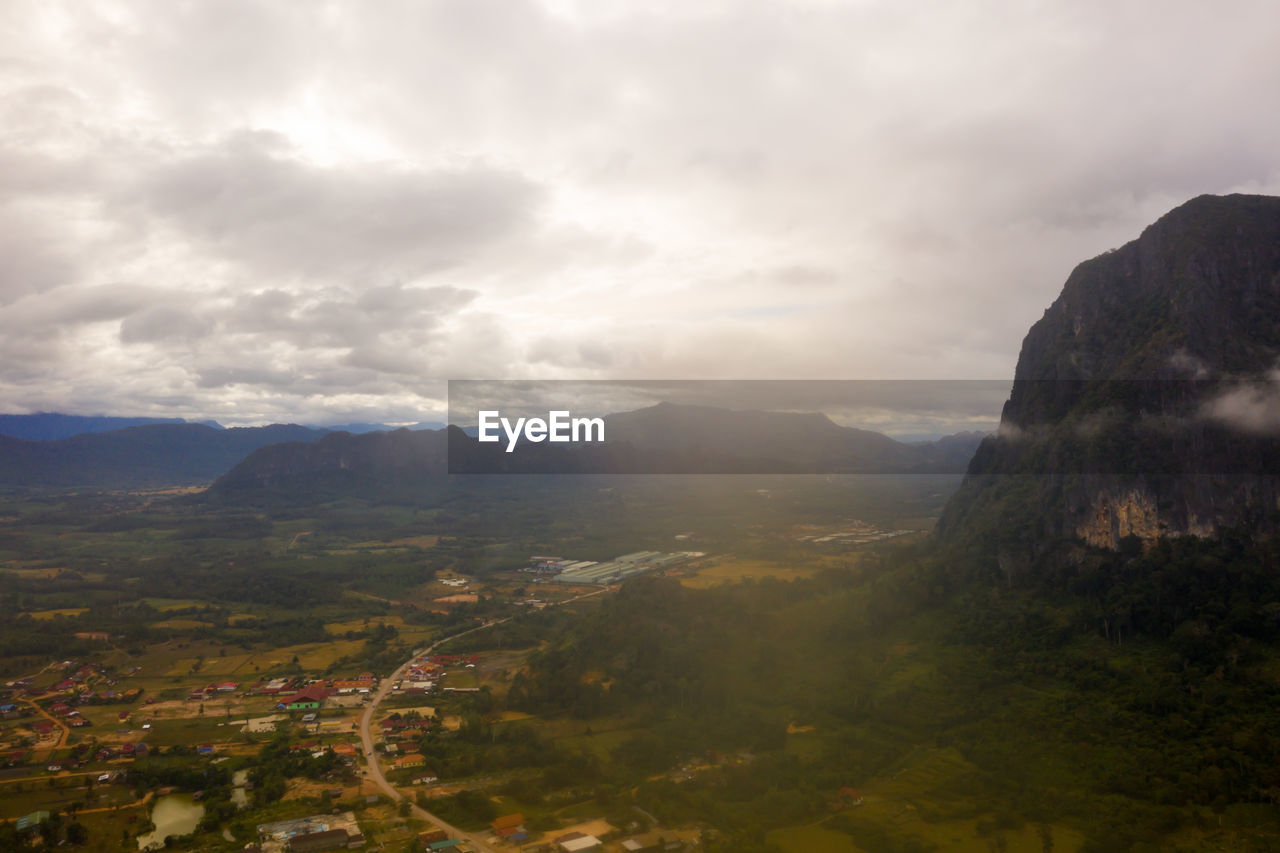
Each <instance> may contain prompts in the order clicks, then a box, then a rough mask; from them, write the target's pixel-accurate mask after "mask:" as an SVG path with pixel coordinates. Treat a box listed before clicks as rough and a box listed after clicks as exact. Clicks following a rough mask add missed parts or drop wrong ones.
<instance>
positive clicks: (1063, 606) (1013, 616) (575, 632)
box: [508, 536, 1280, 850]
mask: <svg viewBox="0 0 1280 853" xmlns="http://www.w3.org/2000/svg"><path fill="white" fill-rule="evenodd" d="M1277 558H1280V554H1278V553H1277V552H1276V549H1275V548H1274V546H1257V545H1254V544H1252V543H1250V542H1249V541H1248V540H1247V539H1245V538H1243V537H1234V536H1225V537H1223V538H1222V539H1220V540H1215V541H1197V540H1180V541H1176V542H1165V543H1161V544H1160V545H1159V546H1158V547H1156V548H1154V549H1151V550H1149V551H1146V552H1143V551H1142V549H1141V548H1139V547H1137V545H1136V543H1134V545H1133V546H1132V547H1130V548H1129V549H1127V550H1126V551H1124V552H1122V553H1118V554H1108V553H1102V552H1099V553H1091V554H1088V555H1086V556H1085V558H1083V559H1079V560H1077V561H1075V562H1074V563H1073V564H1071V565H1067V564H1064V565H1063V566H1062V567H1061V568H1060V569H1059V570H1058V571H1056V572H1052V573H1046V574H1041V575H1037V576H1036V577H1035V580H1034V582H1028V583H1026V584H1024V585H1021V586H1011V585H1010V584H1009V582H1008V579H1007V578H1006V577H1005V576H1004V575H1002V574H1001V573H999V572H998V570H995V571H992V572H990V573H988V574H987V575H986V576H985V577H984V576H982V573H981V572H979V571H977V570H976V568H975V567H973V566H971V572H970V574H969V575H968V576H967V577H966V575H965V573H964V572H963V571H961V570H960V569H959V568H957V565H958V562H962V561H961V560H959V558H958V557H957V555H955V554H944V553H940V552H937V551H931V550H923V551H919V550H917V551H899V552H897V553H894V554H892V555H891V556H888V557H885V558H883V559H880V560H878V561H869V562H868V563H867V564H866V565H865V566H864V567H863V568H862V569H861V570H860V571H858V572H852V571H847V572H829V573H827V574H825V575H823V576H822V577H819V578H817V579H814V580H812V581H796V582H793V583H787V584H783V583H770V582H766V583H745V584H739V585H735V586H731V587H726V588H719V589H713V590H690V589H686V588H684V587H681V586H680V585H679V584H677V583H675V582H673V581H670V580H664V579H659V578H645V579H640V580H637V581H635V582H632V583H630V584H628V585H627V586H626V587H624V589H623V590H622V591H621V592H620V593H619V594H618V595H617V596H616V597H615V598H613V599H612V600H610V601H608V602H606V603H605V604H604V605H603V606H602V607H601V608H600V609H599V610H598V612H597V613H595V614H594V615H592V616H589V617H587V618H586V619H585V620H584V621H583V622H582V623H581V624H579V625H576V626H573V627H572V628H570V629H568V630H566V631H564V632H563V633H561V634H560V635H559V636H557V637H555V638H554V639H553V641H552V642H551V644H550V645H549V646H548V647H547V648H546V650H545V651H543V652H541V653H539V654H538V655H536V656H535V657H534V658H533V659H532V661H531V668H530V673H529V674H528V676H525V677H518V678H517V679H516V680H515V682H514V683H513V684H512V687H511V691H510V694H509V696H508V703H509V704H510V705H511V706H512V707H515V708H519V709H524V710H528V711H534V712H539V713H562V714H570V715H577V716H582V717H586V718H590V719H594V718H596V717H605V716H609V715H616V714H630V715H638V716H641V717H643V718H644V719H645V721H646V722H645V727H644V731H643V732H641V733H638V734H636V735H634V736H633V737H632V738H631V739H630V740H629V741H627V742H625V743H623V744H622V745H621V746H619V747H618V748H617V749H615V750H614V751H613V753H612V756H611V759H612V760H611V762H610V764H609V766H608V767H607V768H606V771H607V772H609V773H613V774H617V775H616V777H615V778H614V782H615V783H616V784H623V782H624V780H639V779H644V778H647V777H649V776H650V775H652V774H654V773H660V772H662V771H664V770H668V769H670V768H671V767H673V766H674V765H676V764H677V763H678V762H680V761H688V760H690V759H691V757H700V756H708V755H711V756H720V757H721V759H720V760H723V756H725V755H734V754H737V753H740V752H746V753H749V754H750V756H751V760H750V762H749V764H747V765H746V766H743V767H737V766H733V763H732V762H728V763H727V764H726V766H725V768H724V769H723V772H721V773H718V774H715V775H714V776H709V777H699V778H698V780H696V781H693V782H690V783H688V784H683V785H675V784H673V783H670V782H645V783H643V784H642V785H641V787H640V789H639V795H638V796H639V799H640V801H641V802H642V803H643V804H645V805H646V807H649V808H652V809H653V810H655V811H657V812H658V814H659V816H661V817H663V818H664V820H667V819H670V820H678V819H681V818H685V817H688V816H690V815H700V816H701V817H702V818H703V819H711V820H712V821H713V822H714V823H715V824H716V825H718V826H719V827H721V828H722V829H723V830H724V831H726V832H728V833H730V834H731V837H732V838H733V839H734V842H733V843H734V844H735V845H749V844H759V843H760V840H761V838H762V835H763V832H764V831H766V830H768V829H770V828H772V827H778V826H785V825H790V824H794V823H797V822H800V821H802V820H806V819H810V820H811V819H815V818H819V817H821V816H822V815H823V814H825V813H827V812H828V810H829V807H830V800H831V798H832V796H833V794H834V792H835V791H836V790H837V789H838V788H839V787H840V786H842V785H862V784H864V783H865V782H866V780H868V779H871V778H873V777H877V776H879V775H881V774H884V773H886V772H889V771H891V770H893V769H894V768H902V767H904V766H906V765H905V764H904V763H903V762H906V761H908V760H909V756H910V755H911V754H912V753H913V751H915V750H917V749H918V748H920V747H921V746H922V745H927V746H929V747H931V748H943V749H948V750H957V751H958V752H959V754H960V755H962V756H963V758H964V760H965V762H967V764H968V766H969V767H970V771H969V772H968V773H967V775H965V776H964V778H963V779H961V780H959V781H958V782H953V784H959V785H961V786H962V787H963V788H964V789H965V790H966V792H967V800H968V802H969V803H970V805H969V806H968V807H967V808H970V809H973V810H974V812H975V813H976V814H978V815H982V814H985V815H987V820H988V821H1004V822H1005V823H1008V824H1009V825H1021V824H1022V823H1027V822H1029V823H1045V824H1047V823H1049V822H1064V823H1066V824H1068V825H1071V826H1074V827H1076V828H1077V829H1079V830H1081V831H1083V832H1084V833H1085V835H1086V837H1087V838H1088V839H1089V842H1088V845H1087V848H1088V849H1090V850H1095V849H1096V850H1104V849H1115V850H1121V849H1130V848H1131V847H1133V846H1134V845H1139V846H1141V845H1144V844H1145V845H1155V846H1152V847H1150V849H1157V848H1158V847H1159V846H1161V845H1164V844H1166V843H1167V842H1168V840H1169V838H1170V835H1169V834H1170V833H1173V832H1176V831H1178V830H1179V829H1180V828H1181V829H1185V828H1195V827H1198V826H1201V825H1203V824H1204V823H1205V822H1206V821H1209V820H1210V819H1211V818H1210V817H1209V816H1210V815H1211V814H1212V813H1213V812H1217V813H1218V814H1219V815H1221V814H1222V813H1224V812H1226V811H1230V810H1232V809H1237V808H1240V807H1247V806H1248V804H1262V803H1275V802H1277V801H1278V800H1280V770H1277V768H1278V767H1280V738H1277V737H1276V736H1275V734H1274V732H1275V729H1276V722H1277V721H1276V719H1275V716H1274V715H1275V708H1276V707H1280V684H1278V683H1277V680H1276V678H1275V676H1274V673H1273V670H1272V668H1271V666H1270V660H1271V657H1272V655H1273V654H1274V652H1275V650H1276V644H1277V641H1280V578H1277V576H1276V575H1275V573H1274V571H1273V570H1272V569H1271V567H1273V566H1274V565H1276V564H1277ZM789 720H803V721H807V722H810V723H814V724H816V725H817V729H818V730H819V731H822V732H825V733H827V735H826V736H825V737H824V738H823V744H824V748H823V749H820V750H817V751H815V752H813V753H809V754H797V753H796V752H795V751H794V750H790V749H787V748H786V744H787V741H788V736H787V734H786V727H787V722H788V721H789ZM1202 807H1203V808H1202ZM1204 808H1207V809H1208V810H1209V811H1205V810H1203V809H1204ZM1251 814H1252V813H1251ZM951 816H954V815H951ZM937 817H938V819H941V818H942V817H943V815H938V816H937ZM1252 819H1253V818H1252V817H1251V818H1250V820H1252ZM1268 820H1269V819H1268ZM1264 823H1266V821H1264ZM827 825H828V826H829V827H831V828H835V829H839V830H841V831H845V830H848V831H849V832H850V833H852V834H854V835H855V837H861V838H862V841H863V842H866V843H870V844H871V848H870V849H895V848H893V847H892V846H886V845H887V842H883V839H882V840H881V842H880V843H876V840H875V838H873V837H865V833H864V831H865V832H871V833H872V835H874V833H875V832H876V831H878V830H876V829H875V828H874V827H872V826H869V825H865V826H864V825H862V824H860V823H859V822H858V821H857V820H855V819H852V818H849V817H841V818H840V819H839V820H833V821H829V822H828V824H827ZM991 826H994V824H991ZM1277 828H1280V827H1277V826H1276V825H1274V824H1272V825H1270V826H1269V829H1268V831H1269V832H1272V833H1274V831H1275V830H1276V829H1277ZM993 831H994V830H993ZM860 833H864V834H863V835H860ZM1272 837H1274V836H1272ZM899 840H901V839H899ZM895 843H897V842H895ZM912 843H915V842H912ZM921 843H922V842H921ZM735 849H748V848H747V847H746V846H739V847H735ZM903 849H910V848H903Z"/></svg>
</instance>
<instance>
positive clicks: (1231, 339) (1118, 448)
mask: <svg viewBox="0 0 1280 853" xmlns="http://www.w3.org/2000/svg"><path fill="white" fill-rule="evenodd" d="M1278 363H1280V198H1271V197H1266V196H1240V195H1236V196H1225V197H1216V196H1201V197H1199V198H1196V199H1193V200H1192V201H1189V202H1187V203H1186V204H1184V205H1182V206H1181V207H1179V208H1177V209H1175V210H1173V211H1171V212H1170V213H1168V214H1166V215H1165V216H1164V217H1162V218H1161V219H1160V220H1159V221H1157V222H1156V223H1155V224H1153V225H1151V226H1150V227H1149V228H1147V229H1146V230H1145V231H1144V232H1143V233H1142V235H1141V236H1140V237H1139V238H1138V239H1137V240H1134V241H1133V242H1131V243H1128V244H1126V245H1125V246H1123V247H1121V248H1120V249H1117V250H1114V251H1111V252H1108V253H1106V254H1103V255H1100V256H1099V257H1097V258H1094V259H1092V260H1090V261H1086V262H1085V263H1083V264H1081V265H1080V266H1079V267H1077V268H1076V269H1075V271H1074V272H1072V274H1071V276H1070V277H1069V278H1068V280H1067V282H1066V285H1065V286H1064V287H1063V290H1062V293H1061V295H1060V296H1059V297H1058V298H1057V299H1056V300H1055V301H1054V303H1053V304H1052V305H1051V306H1050V307H1049V308H1048V310H1046V311H1045V314H1044V316H1043V317H1042V318H1041V319H1040V320H1039V321H1038V322H1036V323H1035V325H1033V326H1032V327H1031V330H1030V331H1029V332H1028V334H1027V337H1026V339H1025V340H1024V342H1023V345H1022V351H1021V353H1020V355H1019V359H1018V366H1017V369H1016V372H1015V376H1014V385H1013V390H1012V392H1011V394H1010V397H1009V400H1008V402H1007V403H1006V404H1005V407H1004V412H1003V416H1002V429H1001V434H1000V435H999V436H998V437H996V438H993V439H989V440H988V441H987V442H985V443H984V445H983V446H982V447H981V448H979V451H978V453H977V454H976V455H975V456H974V460H973V463H972V464H971V465H970V469H969V475H968V477H967V478H966V482H965V484H964V486H963V487H962V488H961V490H960V491H959V492H958V493H957V495H956V497H955V498H954V499H953V500H952V502H951V504H950V505H949V506H948V508H947V511H946V513H945V515H944V518H943V520H942V522H941V523H940V532H941V534H942V535H943V536H944V537H948V536H951V537H958V536H970V537H972V536H978V537H985V538H987V539H989V540H995V541H999V542H1001V543H1004V544H1003V545H1002V546H1001V547H1002V548H1004V549H1005V551H1006V552H1007V551H1008V549H1009V548H1010V547H1014V546H1012V545H1011V544H1010V543H1012V542H1014V541H1021V542H1039V543H1041V544H1039V545H1031V546H1029V547H1031V548H1032V549H1033V550H1034V549H1035V548H1043V547H1044V544H1043V543H1044V542H1047V541H1051V540H1061V539H1076V540H1083V541H1084V542H1085V543H1087V544H1089V545H1094V546H1099V547H1107V548H1115V547H1117V546H1118V544H1119V542H1120V540H1122V539H1124V538H1125V537H1127V536H1137V537H1139V538H1140V539H1143V540H1152V539H1156V538H1159V537H1162V536H1179V535H1197V536H1205V535H1210V534H1212V533H1213V532H1214V531H1216V530H1218V529H1220V528H1222V527H1226V526H1231V527H1242V526H1243V527H1248V528H1250V529H1252V530H1254V531H1256V532H1259V533H1264V532H1275V531H1276V529H1277V524H1276V517H1277V511H1278V510H1280V489H1278V488H1277V478H1276V476H1274V475H1276V474H1280V447H1278V441H1277V437H1280V374H1277V372H1276V370H1277V366H1278ZM1015 481H1016V482H1015ZM1015 496H1016V497H1015Z"/></svg>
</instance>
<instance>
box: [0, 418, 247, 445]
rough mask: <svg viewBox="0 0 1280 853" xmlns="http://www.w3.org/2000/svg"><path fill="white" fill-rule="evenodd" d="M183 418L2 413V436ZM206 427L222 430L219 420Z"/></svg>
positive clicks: (65, 433)
mask: <svg viewBox="0 0 1280 853" xmlns="http://www.w3.org/2000/svg"><path fill="white" fill-rule="evenodd" d="M187 423H192V421H187V420H184V419H183V418H117V417H108V416H106V415H98V416H85V415H63V414H59V413H58V412H37V413H36V414H34V415H3V414H0V436H4V435H7V436H9V437H10V438H25V439H26V440H28V441H57V440H58V439H61V438H71V437H72V436H73V435H84V434H86V433H95V432H111V431H112V430H117V429H126V428H128V427H136V426H151V425H154V424H187ZM199 423H202V424H204V425H205V426H210V427H213V428H214V429H222V425H221V424H219V423H217V422H216V421H200V422H199Z"/></svg>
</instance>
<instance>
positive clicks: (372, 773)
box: [360, 616, 511, 853]
mask: <svg viewBox="0 0 1280 853" xmlns="http://www.w3.org/2000/svg"><path fill="white" fill-rule="evenodd" d="M510 619H511V617H510V616H508V617H506V618H505V619H496V620H494V621H492V622H485V623H484V624H483V625H477V626H475V627H474V628H468V629H467V630H465V631H460V632H459V633H457V634H450V635H449V636H447V637H441V638H440V639H438V640H436V641H435V642H434V643H432V644H431V645H429V646H427V647H426V648H425V649H423V650H421V651H419V652H417V653H416V654H414V656H413V657H411V658H409V659H408V660H407V661H405V662H404V663H402V664H400V666H399V667H397V668H396V671H395V672H393V673H391V675H390V676H388V677H387V678H384V679H383V680H382V683H381V684H380V685H379V686H378V692H377V693H375V694H373V701H371V702H370V703H369V707H367V708H365V709H364V715H363V716H361V717H360V746H361V748H362V749H363V750H364V759H365V761H366V762H367V763H368V765H369V778H370V779H371V780H373V783H374V784H375V785H377V786H378V787H379V788H381V789H382V790H383V791H384V792H385V793H386V795H387V796H388V797H390V798H391V800H392V802H399V801H400V800H403V799H404V798H405V796H404V794H402V793H400V790H399V789H398V788H396V786H395V785H392V784H391V783H390V782H388V781H387V777H386V776H384V775H383V773H382V765H381V764H380V763H379V762H378V753H376V752H374V750H373V733H372V732H371V726H372V723H373V718H374V716H375V715H376V714H377V713H378V706H379V705H381V704H382V700H383V699H386V698H387V694H388V693H390V692H391V685H393V684H395V683H396V682H397V681H399V680H400V676H401V675H402V674H403V673H404V671H405V670H406V669H407V668H408V667H409V664H411V663H413V662H414V660H416V659H417V658H419V657H421V656H422V655H427V654H431V652H432V651H433V650H435V648H436V647H437V646H440V645H442V644H444V643H447V642H449V641H450V640H456V639H457V638H458V637H465V636H466V635H467V634H470V633H473V632H475V631H482V630H484V629H485V628H490V627H493V626H494V625H501V624H502V623H503V622H507V621H509V620H510ZM409 808H410V810H411V812H412V813H413V816H414V817H417V818H421V819H422V820H428V821H430V822H432V823H434V824H435V825H436V826H438V827H440V828H441V829H443V830H444V831H445V832H447V833H448V834H449V837H450V838H460V839H462V840H463V841H469V842H471V845H472V846H473V847H475V849H476V850H478V851H480V853H496V851H494V849H493V848H492V847H490V846H489V845H487V844H485V843H484V842H483V841H481V840H480V839H479V838H477V837H476V836H474V835H472V834H471V833H469V832H467V831H466V830H463V829H459V828H458V827H456V826H454V825H453V824H451V823H449V822H447V821H446V820H445V819H444V818H442V817H440V816H439V815H435V814H432V813H431V812H429V811H427V810H426V809H424V808H423V807H422V806H420V805H418V804H417V803H415V802H413V800H409Z"/></svg>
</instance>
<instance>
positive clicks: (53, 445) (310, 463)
mask: <svg viewBox="0 0 1280 853" xmlns="http://www.w3.org/2000/svg"><path fill="white" fill-rule="evenodd" d="M11 418H12V419H13V420H12V421H11V422H15V423H18V424H20V425H21V424H25V425H27V426H28V427H34V426H35V425H36V424H37V423H39V424H43V425H44V428H46V429H48V431H57V430H59V429H61V430H66V429H72V428H76V427H78V426H84V425H85V424H86V423H87V422H90V421H92V422H94V424H97V425H102V424H106V423H111V422H119V421H126V420H130V419H124V418H77V417H75V416H68V415H40V416H11ZM20 418H35V419H37V420H27V421H22V420H18V419H20ZM605 423H606V437H607V438H608V443H607V444H605V445H603V446H601V445H580V446H572V447H566V446H564V445H549V444H528V443H522V444H521V445H520V446H519V447H518V448H517V451H516V452H515V453H511V454H508V453H505V452H503V449H502V447H501V446H500V445H493V444H481V443H479V442H478V441H477V440H476V439H475V438H474V436H471V435H467V434H465V433H464V432H462V431H461V430H458V429H457V428H451V429H449V430H445V429H429V428H428V429H406V428H402V429H397V430H386V429H380V428H379V427H381V425H377V424H346V425H344V426H345V427H347V429H344V430H342V431H336V430H335V429H334V428H332V427H330V428H326V429H317V428H312V427H305V426H298V425H294V424H291V425H273V426H267V427H239V428H231V429H224V428H222V427H220V426H216V425H215V426H209V425H204V424H190V423H158V424H146V425H142V426H130V427H126V428H124V429H114V430H111V431H107V432H86V433H82V434H78V435H73V436H71V437H68V438H61V439H57V440H41V441H32V440H25V439H20V438H13V437H8V436H0V485H4V486H36V487H55V488H65V487H89V488H108V489H122V488H141V487H155V486H170V485H202V484H206V483H211V482H213V481H215V480H216V481H217V482H216V483H215V485H214V491H215V493H221V494H231V493H235V492H242V491H245V490H254V489H265V490H271V491H276V492H281V491H283V492H284V493H295V494H296V496H297V497H299V498H305V497H308V496H310V495H312V494H314V493H316V491H317V490H322V491H324V492H325V493H336V494H340V493H343V492H345V491H352V490H354V491H358V492H362V493H364V492H377V491H378V490H379V489H384V490H385V489H386V488H389V487H394V488H395V489H397V490H404V489H410V490H411V489H412V488H413V486H414V485H415V484H418V483H421V481H422V480H423V478H427V477H442V476H443V475H445V474H446V473H449V472H450V470H452V472H453V473H596V474H606V473H607V474H628V473H957V474H959V473H962V472H963V471H964V470H965V467H966V465H967V464H968V461H969V457H970V456H971V455H972V453H973V450H974V448H976V447H977V445H978V443H979V441H980V440H981V438H982V436H981V434H979V433H965V434H959V435H955V436H948V437H946V438H944V439H941V440H939V441H936V442H925V443H915V444H905V443H903V442H899V441H895V440H893V439H892V438H889V437H888V436H885V435H882V434H880V433H877V432H871V431H868V430H861V429H853V428H849V427H843V426H840V425H838V424H836V423H834V422H833V421H831V420H830V419H829V418H828V417H826V416H825V415H822V414H796V413H780V412H760V411H731V410H728V409H718V408H712V407H708V406H685V405H674V404H670V403H661V404H659V405H656V406H652V407H649V408H646V409H640V410H637V411H634V412H622V413H618V414H614V415H610V416H608V417H607V418H606V419H605ZM31 431H34V430H33V429H28V432H31Z"/></svg>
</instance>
